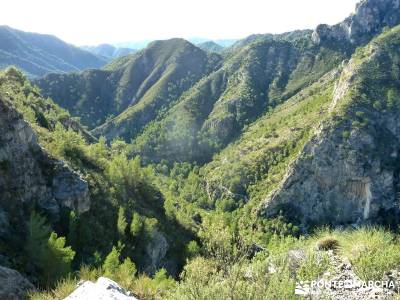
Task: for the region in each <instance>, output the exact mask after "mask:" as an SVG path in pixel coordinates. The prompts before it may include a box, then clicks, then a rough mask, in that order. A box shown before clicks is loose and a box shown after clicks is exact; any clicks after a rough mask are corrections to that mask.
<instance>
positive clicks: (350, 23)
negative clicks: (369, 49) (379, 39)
mask: <svg viewBox="0 0 400 300" xmlns="http://www.w3.org/2000/svg"><path fill="white" fill-rule="evenodd" d="M399 23H400V1H399V0H364V1H361V2H360V3H359V4H358V5H357V7H356V11H355V14H353V15H351V16H350V17H348V18H347V19H345V20H344V21H343V22H341V23H339V24H336V25H334V26H329V25H326V24H322V25H319V26H318V27H317V28H316V29H315V31H314V33H313V35H312V39H313V42H314V43H316V44H321V43H326V42H328V43H329V42H342V43H343V42H349V43H351V44H355V45H360V44H364V43H366V42H368V41H369V40H370V39H371V38H372V37H373V36H374V35H376V34H378V33H379V32H381V31H382V29H383V28H384V27H394V26H395V25H397V24H399Z"/></svg>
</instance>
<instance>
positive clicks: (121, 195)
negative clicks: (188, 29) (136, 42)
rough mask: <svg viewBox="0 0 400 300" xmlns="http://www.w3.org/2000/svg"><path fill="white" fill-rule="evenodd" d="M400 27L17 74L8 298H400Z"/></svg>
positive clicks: (378, 3)
mask: <svg viewBox="0 0 400 300" xmlns="http://www.w3.org/2000/svg"><path fill="white" fill-rule="evenodd" d="M399 16H400V3H399V1H398V0H363V1H361V2H360V3H359V4H358V5H357V7H356V10H355V13H354V14H352V15H350V16H349V17H348V18H346V19H345V20H344V21H343V22H340V23H339V24H337V25H333V26H329V25H320V26H318V27H317V28H316V29H315V30H298V31H293V32H288V33H283V34H279V35H272V34H262V35H252V36H249V37H247V38H245V39H243V40H240V41H237V42H236V43H235V44H234V45H232V46H230V47H229V48H227V49H224V51H223V53H222V54H218V53H212V52H209V51H204V50H202V49H200V48H199V47H197V46H195V45H193V44H192V43H190V42H188V41H185V40H183V39H171V40H165V41H155V42H153V43H151V44H149V46H148V47H147V48H145V49H143V50H141V51H139V52H137V53H134V54H130V55H127V56H124V57H121V58H117V59H115V60H112V61H111V62H110V63H109V64H108V65H106V66H105V67H103V68H101V69H93V70H86V71H83V72H74V73H70V74H48V75H46V76H45V77H43V78H39V79H37V80H35V81H34V82H33V83H30V82H29V80H28V79H27V78H26V77H24V76H23V75H22V74H21V73H20V72H19V71H17V70H16V69H14V68H11V69H8V70H7V71H5V72H2V73H1V74H0V125H2V126H0V132H1V135H0V136H1V137H0V175H1V176H0V250H1V255H0V265H1V266H4V267H5V268H3V267H0V272H1V274H2V275H3V277H2V276H0V292H1V293H4V287H3V286H5V287H6V289H8V290H9V289H10V288H11V289H12V290H11V294H12V295H19V294H21V293H23V290H26V289H29V288H31V287H32V285H31V284H29V282H28V281H27V280H25V279H24V277H26V278H27V279H28V280H29V281H30V282H31V283H32V284H33V285H34V286H36V287H39V288H40V289H39V291H36V292H31V294H30V297H32V298H33V299H60V298H61V299H63V298H65V297H67V295H68V294H70V293H73V290H74V289H76V288H77V284H78V283H79V282H82V280H83V281H84V286H93V285H94V283H93V282H96V281H97V279H98V278H99V277H103V276H105V277H107V278H109V279H110V280H109V279H104V278H102V279H100V282H103V283H104V282H106V283H107V285H108V286H110V287H111V286H112V288H115V289H118V290H120V291H122V292H121V293H120V294H121V296H122V294H123V295H125V296H126V297H135V298H137V299H171V300H177V299H179V300H181V299H293V300H294V299H299V297H302V296H301V295H303V296H304V297H306V298H313V299H326V297H328V298H332V299H343V300H344V299H357V300H361V299H368V298H371V297H373V298H382V299H396V298H398V296H399V291H398V290H396V284H397V282H398V281H399V280H400V275H399V274H400V273H399V266H400V255H399V253H400V242H399V241H400V239H399V225H400V221H399V220H400V208H399V188H400V185H399V182H400V180H399V176H400V175H399V174H400V164H399V161H400V160H399V155H400V121H399V117H398V116H399V113H400V17H399ZM35 84H37V85H38V86H35ZM51 98H52V99H53V100H51ZM58 105H60V106H61V107H63V108H61V107H59V106H58ZM68 111H69V112H70V113H68ZM71 115H72V116H74V117H71ZM81 122H82V123H81ZM82 124H84V125H85V126H84V125H82ZM88 130H90V131H88ZM10 268H12V269H16V270H17V271H18V272H19V273H18V272H16V271H13V270H11V269H10ZM4 277H5V278H6V279H4ZM343 278H345V279H346V280H349V281H351V282H352V283H353V284H352V285H351V286H347V287H346V288H342V287H340V286H335V285H334V284H326V283H327V282H338V281H340V280H342V279H343ZM113 281H115V282H118V284H116V283H115V284H114V282H113ZM3 282H6V284H2V283H3ZM13 282H16V283H14V284H13ZM17 282H21V285H22V286H21V287H19V286H18V284H17ZM309 282H317V283H318V284H316V285H310V284H307V283H309ZM367 282H370V283H373V282H378V284H377V286H375V287H371V286H367ZM381 282H387V284H380V283H381ZM13 286H14V287H13ZM80 287H82V285H81V286H78V288H77V290H76V292H75V293H73V294H72V295H73V296H74V295H76V293H78V294H79V293H80V292H79V291H80V290H81V289H80ZM97 288H99V287H97ZM125 291H126V292H125ZM128 291H132V294H131V293H129V292H128ZM0 298H1V295H0Z"/></svg>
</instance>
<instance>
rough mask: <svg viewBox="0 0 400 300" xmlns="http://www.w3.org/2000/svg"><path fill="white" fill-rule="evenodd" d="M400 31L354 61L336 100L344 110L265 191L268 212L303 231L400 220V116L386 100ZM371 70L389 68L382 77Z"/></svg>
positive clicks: (318, 131)
mask: <svg viewBox="0 0 400 300" xmlns="http://www.w3.org/2000/svg"><path fill="white" fill-rule="evenodd" d="M396 32H397V31H395V32H394V33H393V34H392V36H388V37H387V38H386V42H385V41H382V40H379V41H375V42H372V44H371V45H370V46H368V47H367V48H366V49H367V50H366V52H365V53H364V54H363V55H364V58H362V59H360V57H356V58H354V59H352V60H351V61H350V62H349V63H348V65H347V67H346V68H345V69H344V71H343V73H342V77H341V80H340V82H339V84H338V85H337V87H336V89H335V92H334V95H333V100H332V105H331V112H333V113H335V112H337V113H339V114H343V115H342V116H341V117H340V118H339V119H338V120H336V119H335V117H333V118H332V119H330V120H328V121H326V122H324V123H322V124H320V125H319V127H317V128H316V130H315V134H314V136H313V138H311V140H310V141H309V142H308V143H307V144H306V145H305V147H304V149H303V150H302V152H301V154H300V155H299V157H298V158H297V160H296V161H295V162H294V163H293V164H292V166H291V167H290V168H289V170H288V172H287V174H286V176H285V178H284V179H283V181H282V183H281V186H280V187H279V188H278V189H277V190H276V191H275V192H273V193H272V194H271V195H269V196H268V197H267V199H266V202H265V205H264V207H263V209H262V213H263V214H264V215H265V216H267V217H271V216H274V215H277V214H279V213H280V212H282V213H283V214H284V215H286V216H287V217H288V218H289V219H290V220H291V221H292V222H294V223H296V224H297V225H300V226H301V227H302V228H304V229H307V228H309V227H313V226H314V225H324V224H329V225H333V226H335V225H347V224H368V223H385V224H391V222H392V221H394V220H398V218H399V216H400V205H399V204H400V203H399V199H398V195H399V174H400V173H399V171H400V170H399V164H398V160H399V153H400V119H399V117H398V111H397V109H393V108H390V105H392V104H388V102H387V101H389V100H388V97H389V96H387V94H388V90H390V89H393V88H392V87H393V86H397V85H398V77H397V76H398V75H397V74H396V72H393V73H391V72H387V70H390V69H389V68H390V67H391V66H397V65H398V63H399V60H400V58H399V57H400V55H399V53H398V50H397V51H396V50H395V49H398V34H399V33H396ZM396 41H397V42H396ZM378 43H381V45H380V46H379V45H378ZM395 68H396V67H395ZM372 74H385V77H384V81H383V80H382V79H381V78H378V77H374V75H372ZM392 74H394V75H392ZM394 93H397V92H394ZM394 98H395V97H394ZM394 100H398V99H394ZM381 105H382V106H381ZM381 107H385V109H383V108H381ZM367 116H368V117H367ZM361 123H363V124H361Z"/></svg>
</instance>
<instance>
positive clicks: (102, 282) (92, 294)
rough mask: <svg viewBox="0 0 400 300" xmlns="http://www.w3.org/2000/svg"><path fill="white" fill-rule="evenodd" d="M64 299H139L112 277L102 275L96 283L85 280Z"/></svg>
mask: <svg viewBox="0 0 400 300" xmlns="http://www.w3.org/2000/svg"><path fill="white" fill-rule="evenodd" d="M64 300H137V298H135V297H134V296H132V295H131V293H130V292H127V291H126V290H124V289H123V288H122V287H120V286H119V285H118V284H117V283H116V282H114V281H112V280H111V279H108V278H105V277H100V278H99V279H98V280H97V282H96V283H93V282H91V281H85V282H83V283H80V284H79V285H78V287H77V289H76V290H75V291H74V292H72V294H70V295H69V296H68V297H67V298H65V299H64Z"/></svg>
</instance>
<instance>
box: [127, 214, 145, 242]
mask: <svg viewBox="0 0 400 300" xmlns="http://www.w3.org/2000/svg"><path fill="white" fill-rule="evenodd" d="M142 228H143V218H142V217H141V216H140V215H139V214H138V213H136V212H135V213H134V214H133V217H132V222H131V228H130V229H131V234H132V236H133V237H138V236H139V234H140V232H141V231H142Z"/></svg>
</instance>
